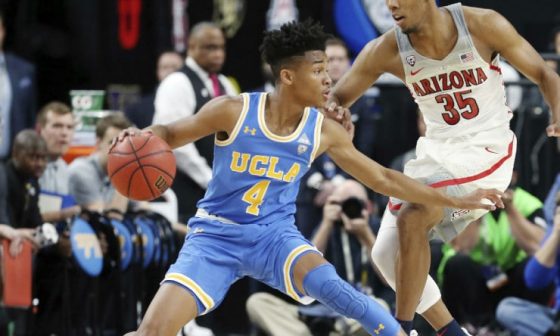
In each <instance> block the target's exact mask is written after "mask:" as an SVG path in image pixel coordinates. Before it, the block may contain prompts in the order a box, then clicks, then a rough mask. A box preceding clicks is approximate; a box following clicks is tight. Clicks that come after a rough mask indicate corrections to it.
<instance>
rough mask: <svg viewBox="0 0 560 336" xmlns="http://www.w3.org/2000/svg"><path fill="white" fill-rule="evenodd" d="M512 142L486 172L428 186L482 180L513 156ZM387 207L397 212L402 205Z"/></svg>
mask: <svg viewBox="0 0 560 336" xmlns="http://www.w3.org/2000/svg"><path fill="white" fill-rule="evenodd" d="M514 141H515V138H514V139H512V140H511V142H510V143H509V146H508V152H507V154H506V155H505V156H504V157H502V158H501V159H500V160H499V161H498V162H496V163H494V164H493V165H492V166H491V167H490V168H488V169H486V170H484V171H482V172H480V173H478V174H476V175H471V176H467V177H461V178H456V179H450V180H444V181H439V182H436V183H432V184H430V185H429V186H430V187H432V188H441V187H449V186H452V185H459V184H464V183H468V182H472V181H476V180H480V179H482V178H485V177H486V176H488V175H490V174H492V173H493V172H495V171H496V170H497V169H498V168H500V167H501V166H502V164H504V162H506V161H507V160H508V159H509V158H511V156H512V154H513V142H514ZM387 207H388V208H389V210H391V211H398V210H400V208H401V207H402V203H397V204H394V203H392V202H391V200H390V199H389V203H388V204H387Z"/></svg>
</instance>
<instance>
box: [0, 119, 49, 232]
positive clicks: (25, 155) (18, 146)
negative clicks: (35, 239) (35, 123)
mask: <svg viewBox="0 0 560 336" xmlns="http://www.w3.org/2000/svg"><path fill="white" fill-rule="evenodd" d="M46 157H47V145H46V144H45V141H44V140H43V139H42V138H41V137H40V136H39V135H38V134H37V133H36V132H35V131H33V130H24V131H21V132H20V133H18V134H17V135H16V137H15V139H14V144H13V147H12V158H11V159H10V160H8V162H7V163H6V167H5V171H6V178H7V182H8V183H7V188H8V192H7V195H10V197H8V199H7V205H8V207H7V210H8V219H9V223H10V224H11V225H12V226H13V227H15V228H35V227H37V226H39V225H41V224H42V223H43V219H42V218H41V213H40V212H39V204H38V203H39V184H38V182H37V181H38V179H39V177H40V176H41V175H42V174H43V171H44V170H45V166H46V163H47V160H46Z"/></svg>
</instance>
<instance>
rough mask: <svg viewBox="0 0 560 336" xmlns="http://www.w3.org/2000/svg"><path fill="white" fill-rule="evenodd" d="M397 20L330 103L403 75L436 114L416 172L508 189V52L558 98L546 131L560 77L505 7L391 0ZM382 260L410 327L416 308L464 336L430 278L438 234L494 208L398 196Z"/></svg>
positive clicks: (451, 333)
mask: <svg viewBox="0 0 560 336" xmlns="http://www.w3.org/2000/svg"><path fill="white" fill-rule="evenodd" d="M386 3H387V6H388V8H389V10H390V11H391V13H392V16H393V19H394V20H395V23H396V27H395V28H394V29H391V30H389V31H388V32H386V33H385V34H383V35H382V36H380V37H379V38H377V39H375V40H373V41H371V42H369V43H368V44H367V45H366V46H365V47H364V49H363V50H362V51H361V52H360V54H359V55H358V57H357V58H356V61H355V63H354V65H353V66H352V68H351V70H350V71H349V72H347V73H346V75H345V76H344V77H343V78H341V79H340V80H339V81H338V83H337V84H336V86H335V87H334V88H333V91H332V95H331V98H330V100H331V102H329V104H328V105H329V106H330V104H331V103H332V104H334V105H335V106H339V105H342V106H346V107H347V106H349V105H351V104H352V102H354V101H355V100H356V99H357V98H358V97H359V96H360V95H362V94H363V93H364V92H365V91H366V90H367V89H368V88H369V87H370V86H371V85H372V84H373V83H374V82H375V81H376V80H377V78H378V77H379V76H380V75H381V74H382V73H384V72H389V73H391V74H393V75H395V76H397V77H399V78H400V79H401V80H402V81H403V82H404V83H405V84H406V86H407V87H408V89H409V90H410V92H411V93H412V95H413V97H414V100H415V101H416V103H417V104H418V107H419V108H420V111H421V112H422V116H423V118H424V121H425V123H426V135H425V136H424V137H421V138H420V139H419V140H418V144H417V146H416V156H417V157H416V159H414V160H411V161H409V163H407V164H406V166H405V169H404V172H405V174H406V175H408V176H410V177H413V178H415V179H418V180H419V181H422V182H423V183H426V184H429V185H431V186H432V187H436V188H441V189H442V190H445V191H446V192H448V193H452V194H454V195H464V194H467V193H469V192H470V191H471V190H475V189H477V188H496V189H498V190H505V189H506V188H507V187H508V186H509V183H510V181H511V175H512V170H513V162H514V160H515V151H516V139H515V135H514V134H513V132H512V131H511V129H510V126H509V122H510V119H511V117H512V116H513V113H512V111H511V109H510V108H509V107H508V106H507V104H506V99H505V89H504V85H503V77H502V73H501V69H500V62H499V61H500V55H501V56H503V57H504V58H505V59H507V60H508V61H509V63H510V64H512V65H513V66H514V67H516V68H517V69H518V70H519V71H520V72H522V73H523V74H524V75H525V76H526V77H527V78H529V79H530V80H532V81H533V82H534V83H535V84H537V85H538V86H539V89H540V90H541V92H542V94H543V96H544V97H545V99H546V100H547V101H548V103H549V105H550V115H551V120H550V125H549V126H548V127H547V129H546V132H547V134H548V135H549V136H551V137H558V136H560V78H559V77H558V75H557V74H556V73H555V72H554V71H553V70H552V69H551V68H550V67H548V66H547V65H546V64H545V62H544V61H543V60H542V58H541V57H540V55H539V54H538V53H537V52H536V51H535V50H534V49H533V47H531V45H530V44H529V43H528V42H527V41H526V40H525V39H524V38H523V37H521V36H520V35H519V34H518V33H517V32H516V31H515V29H514V27H512V25H511V24H510V23H509V22H508V21H507V20H506V19H505V18H504V17H502V16H501V15H500V14H498V13H496V12H494V11H492V10H487V9H482V8H474V7H467V6H462V5H461V4H460V3H456V4H453V5H449V6H445V7H441V8H438V7H437V5H436V2H435V1H434V0H387V1H386ZM387 210H388V211H385V213H384V216H383V220H382V222H381V228H380V229H379V233H378V236H377V240H376V243H375V245H374V247H373V251H372V259H373V260H374V262H375V264H376V266H377V268H378V269H379V270H380V271H381V273H382V274H383V276H384V277H385V280H387V282H388V283H389V284H390V285H391V286H392V287H393V288H394V289H395V290H396V294H397V309H396V317H397V319H398V320H399V321H400V322H401V324H402V326H403V329H405V331H407V332H408V331H409V330H410V329H411V326H412V319H413V317H414V314H415V311H416V312H418V313H420V314H422V315H423V316H424V318H426V320H428V322H430V324H431V325H432V326H433V327H434V329H435V330H437V331H438V335H446V336H455V335H464V333H463V331H461V328H460V327H459V325H458V324H457V322H455V320H453V318H452V316H451V314H450V313H449V311H448V310H447V308H446V307H445V305H444V304H443V302H442V301H441V294H440V291H439V289H438V287H437V285H436V283H435V282H434V280H433V279H432V278H430V277H428V270H429V265H430V250H429V238H430V237H431V236H433V235H437V236H439V237H440V238H442V239H443V240H445V241H450V240H451V239H453V238H454V237H455V236H456V235H457V234H459V233H460V232H461V231H462V230H463V229H464V228H465V227H466V226H467V225H468V224H469V223H471V222H473V221H474V220H476V219H478V218H480V217H481V216H483V215H484V214H485V212H486V211H485V210H483V209H479V210H474V211H463V210H461V211H457V210H455V209H446V208H442V207H440V206H438V205H435V204H426V205H422V204H417V203H415V202H403V200H402V199H398V198H392V199H391V202H389V205H388V209H387Z"/></svg>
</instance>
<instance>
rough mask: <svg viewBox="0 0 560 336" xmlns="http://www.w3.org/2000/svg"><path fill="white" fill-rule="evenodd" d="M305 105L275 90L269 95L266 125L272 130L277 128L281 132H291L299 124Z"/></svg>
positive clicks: (266, 105) (266, 106) (266, 107)
mask: <svg viewBox="0 0 560 336" xmlns="http://www.w3.org/2000/svg"><path fill="white" fill-rule="evenodd" d="M305 107H306V106H303V105H301V104H299V103H298V102H295V101H294V99H293V97H287V96H286V94H283V93H282V92H277V91H274V92H272V93H270V94H268V95H267V100H266V104H265V120H266V125H267V127H268V128H269V129H270V130H271V131H274V130H276V131H277V132H279V133H284V132H283V131H287V132H288V134H290V132H291V131H292V130H293V129H295V128H296V127H297V126H298V125H299V122H300V120H301V117H302V115H303V111H304V110H305ZM280 135H281V134H280Z"/></svg>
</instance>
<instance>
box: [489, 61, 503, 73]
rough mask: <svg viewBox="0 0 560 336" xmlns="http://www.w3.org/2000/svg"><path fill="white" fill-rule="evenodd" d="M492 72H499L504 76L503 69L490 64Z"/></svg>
mask: <svg viewBox="0 0 560 336" xmlns="http://www.w3.org/2000/svg"><path fill="white" fill-rule="evenodd" d="M490 70H494V71H497V72H498V73H499V74H500V75H501V74H502V69H501V68H500V67H498V66H495V65H494V64H490Z"/></svg>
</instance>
